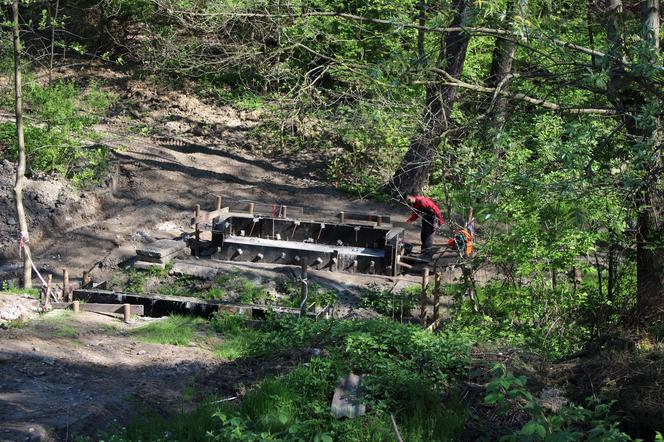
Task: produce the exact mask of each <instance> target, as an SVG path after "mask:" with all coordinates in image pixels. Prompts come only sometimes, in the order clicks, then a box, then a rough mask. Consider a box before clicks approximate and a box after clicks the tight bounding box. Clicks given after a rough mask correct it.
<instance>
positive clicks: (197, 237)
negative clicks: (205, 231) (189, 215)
mask: <svg viewBox="0 0 664 442" xmlns="http://www.w3.org/2000/svg"><path fill="white" fill-rule="evenodd" d="M200 214H201V205H200V204H196V210H195V212H194V216H195V217H196V224H195V225H194V227H195V229H196V230H195V232H194V235H195V236H194V256H198V255H199V253H200V240H201V230H200V225H199V223H198V217H199V216H200Z"/></svg>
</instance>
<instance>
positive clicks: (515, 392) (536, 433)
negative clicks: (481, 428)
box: [484, 364, 633, 442]
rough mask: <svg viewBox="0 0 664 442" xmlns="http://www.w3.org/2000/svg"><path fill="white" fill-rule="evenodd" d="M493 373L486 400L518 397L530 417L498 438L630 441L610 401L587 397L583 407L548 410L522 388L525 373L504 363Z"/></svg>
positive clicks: (499, 401)
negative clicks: (513, 429)
mask: <svg viewBox="0 0 664 442" xmlns="http://www.w3.org/2000/svg"><path fill="white" fill-rule="evenodd" d="M492 371H493V373H494V374H495V375H496V377H495V378H494V380H492V381H491V382H490V383H489V385H488V387H487V395H486V397H485V398H484V402H485V403H486V404H498V405H501V406H502V408H501V409H502V410H503V413H506V412H508V407H506V406H505V405H506V404H507V403H508V401H509V402H512V403H514V402H515V401H521V402H522V403H525V405H524V406H523V408H524V409H525V410H527V411H528V412H529V414H530V415H531V416H532V420H530V421H529V422H528V423H526V424H525V425H524V426H523V427H522V428H521V429H519V430H517V431H515V432H513V433H512V434H508V435H505V436H503V437H501V438H500V440H501V441H539V440H542V441H597V442H599V441H632V440H633V439H632V438H631V437H630V436H629V435H627V434H625V433H623V432H622V431H620V429H619V424H618V419H617V418H616V417H615V416H613V415H611V414H610V408H611V406H612V405H613V402H611V403H609V404H604V403H601V402H599V400H598V399H596V398H589V399H588V401H587V405H586V407H582V406H578V405H566V406H564V407H562V408H561V409H560V411H558V412H557V413H548V412H547V411H546V410H545V409H544V408H542V406H541V405H540V404H539V403H538V401H537V399H536V398H535V397H534V396H533V395H532V394H531V393H530V392H529V391H528V390H526V389H525V385H526V382H527V379H526V377H525V376H519V377H515V376H514V375H513V374H512V373H511V372H509V371H507V370H506V369H505V367H504V366H502V365H500V364H499V365H497V366H495V367H494V369H493V370H492Z"/></svg>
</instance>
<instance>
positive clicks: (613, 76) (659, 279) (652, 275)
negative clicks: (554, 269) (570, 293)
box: [606, 0, 664, 320]
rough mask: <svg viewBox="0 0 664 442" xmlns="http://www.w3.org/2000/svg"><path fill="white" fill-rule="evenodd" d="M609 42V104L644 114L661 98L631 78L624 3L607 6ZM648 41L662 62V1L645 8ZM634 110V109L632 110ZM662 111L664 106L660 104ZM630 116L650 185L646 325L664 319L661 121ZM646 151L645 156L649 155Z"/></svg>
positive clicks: (640, 212) (645, 198) (642, 294)
mask: <svg viewBox="0 0 664 442" xmlns="http://www.w3.org/2000/svg"><path fill="white" fill-rule="evenodd" d="M606 6H607V14H608V15H607V39H608V43H609V62H610V69H609V88H608V91H609V98H610V99H611V101H612V102H613V104H614V106H615V107H616V109H618V110H619V111H621V112H624V111H626V110H629V108H630V107H631V108H637V109H639V108H642V107H643V106H644V105H646V104H648V100H657V98H656V97H651V96H645V95H643V94H640V93H638V92H637V91H636V89H635V88H634V87H633V84H632V83H631V79H630V78H629V77H628V76H627V75H625V69H624V64H623V60H624V44H623V41H624V39H623V36H622V30H621V29H620V19H621V14H622V10H623V8H622V2H621V0H607V4H606ZM642 7H643V8H642V17H641V23H642V25H643V38H644V40H645V41H647V42H648V43H649V47H650V51H651V53H652V57H650V60H651V62H653V63H654V60H656V56H657V52H658V50H659V1H658V0H645V1H643V2H642ZM627 104H630V106H627ZM655 105H657V106H660V103H655ZM643 117H644V118H641V119H640V121H637V115H630V114H626V115H625V117H624V118H625V119H626V123H627V124H626V126H627V131H628V133H629V135H630V136H631V137H632V139H633V142H634V143H635V149H634V151H635V152H638V153H637V155H638V156H639V158H636V159H635V162H636V163H637V164H639V165H638V167H639V172H641V173H642V174H643V175H644V176H645V179H644V180H643V183H642V184H641V185H640V188H639V189H638V191H637V196H636V201H635V203H636V212H637V232H636V279H637V311H638V315H639V318H640V319H641V320H645V319H648V318H650V317H652V316H654V315H656V314H658V313H664V247H662V240H664V220H663V219H662V217H664V196H663V195H662V193H661V190H660V189H661V184H662V183H661V180H662V177H661V175H662V170H663V169H662V166H663V165H664V161H663V160H662V151H661V139H660V127H659V126H660V121H659V119H660V117H659V116H657V115H655V116H646V115H644V116H643ZM644 149H645V151H644Z"/></svg>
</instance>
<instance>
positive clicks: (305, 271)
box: [300, 256, 309, 316]
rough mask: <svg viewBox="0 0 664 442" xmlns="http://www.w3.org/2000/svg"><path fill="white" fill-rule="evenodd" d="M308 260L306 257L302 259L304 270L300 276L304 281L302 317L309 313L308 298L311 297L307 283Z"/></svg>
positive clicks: (301, 306) (301, 305) (301, 304)
mask: <svg viewBox="0 0 664 442" xmlns="http://www.w3.org/2000/svg"><path fill="white" fill-rule="evenodd" d="M307 261H308V259H307V257H306V256H305V257H304V258H302V270H301V274H300V280H301V281H302V302H301V303H300V316H304V315H306V313H307V298H308V297H309V282H308V281H307V267H308V262H307Z"/></svg>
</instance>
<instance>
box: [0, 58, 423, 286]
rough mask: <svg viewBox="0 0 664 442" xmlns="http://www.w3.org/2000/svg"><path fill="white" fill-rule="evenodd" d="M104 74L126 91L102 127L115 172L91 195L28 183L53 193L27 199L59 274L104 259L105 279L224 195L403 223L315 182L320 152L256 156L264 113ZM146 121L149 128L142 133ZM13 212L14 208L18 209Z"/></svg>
mask: <svg viewBox="0 0 664 442" xmlns="http://www.w3.org/2000/svg"><path fill="white" fill-rule="evenodd" d="M64 74H66V72H65V73H64ZM102 74H103V75H102ZM72 75H73V74H72ZM77 75H79V74H78V73H77ZM96 75H102V76H106V77H107V81H108V84H109V86H108V87H109V88H110V89H111V90H112V92H113V93H115V94H117V95H118V96H119V97H120V98H119V99H118V103H119V104H118V106H116V107H117V108H116V109H114V111H113V116H112V117H109V118H108V119H106V120H105V121H104V122H103V123H104V124H102V125H100V126H99V127H98V128H97V129H98V130H99V131H100V132H101V133H103V134H105V143H106V144H108V145H110V146H112V147H113V148H114V151H113V154H112V155H113V165H112V167H111V175H110V177H109V178H108V179H107V180H106V181H105V184H104V185H102V186H98V187H96V188H94V189H91V190H89V191H85V192H83V191H75V190H72V189H70V188H63V187H62V183H60V182H59V181H57V182H56V181H54V179H53V178H44V179H41V180H39V179H38V180H36V181H31V184H30V185H31V186H32V187H34V188H36V189H40V188H42V189H46V190H47V191H45V192H42V193H46V195H48V196H49V198H50V197H52V198H50V199H53V200H54V201H50V199H48V198H43V197H42V198H41V200H43V201H44V202H43V203H42V206H43V207H42V206H40V207H33V206H34V204H32V205H31V204H30V203H29V204H28V212H29V213H30V214H31V215H32V222H31V228H32V232H31V237H32V247H33V249H34V252H35V253H34V254H35V261H36V262H37V264H38V266H39V267H40V268H41V269H43V270H44V271H46V272H53V273H54V278H56V280H57V278H58V276H59V275H60V274H61V272H62V268H63V267H66V268H68V269H69V270H70V273H71V274H72V275H80V274H81V272H82V271H83V270H88V269H90V268H92V267H95V266H96V268H95V270H94V272H95V273H96V275H97V276H98V277H99V278H103V277H104V276H106V275H107V271H108V270H110V269H111V268H112V267H113V266H114V265H116V264H117V263H118V262H120V261H122V260H123V259H124V258H126V257H127V256H129V255H131V254H132V253H133V250H134V247H135V246H136V245H137V244H140V243H144V242H146V241H149V240H151V239H155V238H162V237H174V236H179V235H180V234H182V232H184V231H190V230H191V229H190V228H189V226H188V225H187V224H188V219H189V218H190V216H191V212H192V211H193V208H194V206H195V205H196V204H201V206H202V207H203V208H204V209H205V208H206V207H211V206H212V205H213V204H214V196H215V195H217V194H219V195H222V197H223V198H224V201H225V202H231V201H233V200H251V201H256V202H266V203H281V204H288V205H290V206H303V207H305V208H306V209H307V210H308V211H309V212H310V213H312V212H317V211H323V212H327V213H330V214H332V213H336V212H338V211H340V210H346V211H350V210H361V211H377V212H379V213H388V214H391V215H393V216H395V219H398V220H401V219H402V218H405V217H406V215H407V214H408V211H407V209H406V208H405V207H399V206H386V205H384V204H379V203H374V202H371V201H366V200H357V199H353V198H351V197H349V196H348V195H345V194H343V193H341V192H339V191H337V190H335V189H334V188H333V187H332V186H330V185H329V184H327V183H325V182H323V181H319V180H317V179H316V177H317V176H321V175H322V173H321V170H320V164H319V163H316V160H315V159H313V158H311V159H310V161H309V159H307V158H306V157H305V158H304V160H303V158H302V157H300V158H298V159H297V161H295V160H291V159H288V158H259V157H257V156H254V155H252V153H251V149H250V146H251V137H249V136H248V133H249V132H250V131H251V130H253V129H254V128H255V127H256V125H257V121H256V120H257V118H259V115H260V114H259V113H257V112H241V111H237V110H235V109H233V108H230V107H228V106H223V107H217V106H214V105H211V104H206V103H204V102H202V101H201V100H198V99H197V98H195V97H192V96H190V95H186V94H184V93H181V92H177V91H159V90H157V89H156V88H155V87H152V86H148V85H145V84H142V83H139V82H136V81H134V80H131V79H129V78H128V76H126V75H125V74H121V73H117V72H111V71H102V72H101V73H100V72H96ZM79 76H80V75H79ZM145 127H149V128H150V132H151V135H147V134H146V135H141V134H139V133H138V132H145V131H142V130H139V129H140V128H145ZM4 169H7V171H5V170H4ZM10 169H11V165H9V164H5V165H3V175H5V176H6V177H7V176H8V175H11V172H12V171H11V170H10ZM3 183H4V181H3ZM56 184H57V186H56ZM0 192H1V193H2V196H3V199H4V200H5V201H6V202H7V203H11V183H9V182H7V183H5V184H3V185H2V186H0ZM33 199H35V198H33ZM30 201H32V200H30ZM36 201H39V197H37V198H36ZM5 205H7V204H5ZM3 209H4V206H3ZM6 209H7V210H6V212H7V213H9V211H10V209H11V208H10V207H9V205H7V207H6ZM9 218H11V216H9V215H6V216H5V217H4V219H3V217H0V223H2V226H1V227H2V228H0V239H1V241H0V245H2V252H0V267H5V268H7V267H12V266H14V265H15V264H14V263H15V262H16V261H17V260H16V258H17V256H16V250H15V249H14V247H13V246H12V244H13V243H14V242H15V236H14V235H13V231H14V230H15V226H14V225H13V224H12V223H13V222H15V220H13V219H9ZM414 232H415V233H416V229H415V230H414ZM413 238H416V236H413ZM3 258H4V259H3Z"/></svg>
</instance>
